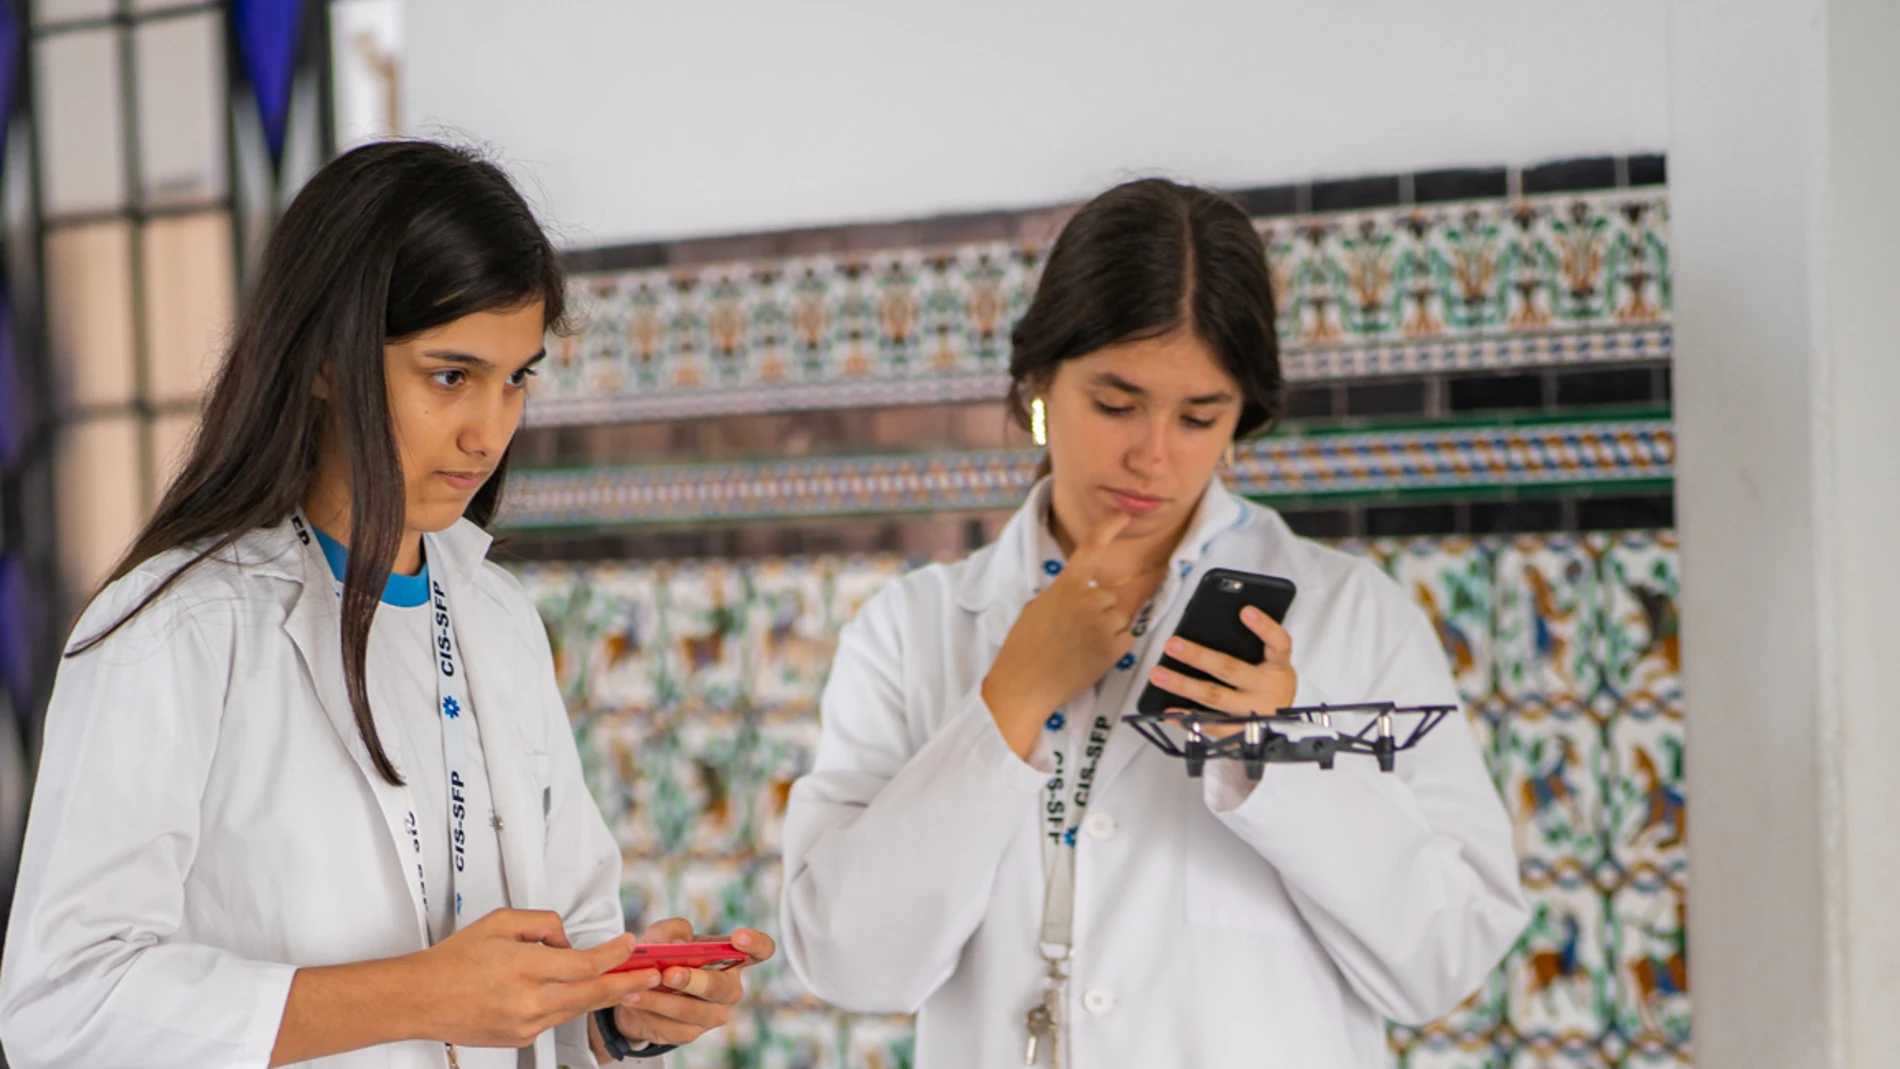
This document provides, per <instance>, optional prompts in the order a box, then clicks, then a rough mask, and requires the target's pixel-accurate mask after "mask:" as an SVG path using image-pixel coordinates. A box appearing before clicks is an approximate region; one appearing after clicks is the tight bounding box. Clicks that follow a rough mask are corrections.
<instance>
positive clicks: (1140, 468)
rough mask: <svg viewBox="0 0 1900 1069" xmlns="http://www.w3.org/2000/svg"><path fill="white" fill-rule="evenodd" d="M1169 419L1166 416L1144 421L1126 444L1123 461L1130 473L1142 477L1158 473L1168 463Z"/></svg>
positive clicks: (1149, 476)
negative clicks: (1126, 448)
mask: <svg viewBox="0 0 1900 1069" xmlns="http://www.w3.org/2000/svg"><path fill="white" fill-rule="evenodd" d="M1169 427H1170V421H1169V420H1168V419H1167V417H1166V416H1157V417H1156V418H1155V419H1151V420H1146V421H1144V422H1143V423H1142V424H1141V426H1140V430H1138V431H1137V432H1136V435H1135V440H1134V441H1132V442H1130V443H1129V444H1128V452H1127V454H1126V455H1125V457H1124V460H1123V463H1125V464H1126V465H1127V467H1128V470H1129V472H1130V473H1132V474H1135V475H1139V476H1141V477H1143V478H1151V477H1153V476H1155V475H1158V474H1160V473H1161V472H1162V471H1163V470H1164V469H1165V468H1166V467H1167V464H1168V449H1169V445H1170V442H1169V438H1168V435H1169Z"/></svg>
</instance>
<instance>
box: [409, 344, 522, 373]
mask: <svg viewBox="0 0 1900 1069" xmlns="http://www.w3.org/2000/svg"><path fill="white" fill-rule="evenodd" d="M547 355H548V351H547V349H546V348H543V349H542V350H541V351H540V352H538V353H535V354H534V355H533V356H531V357H529V358H528V360H527V362H526V363H524V364H522V365H521V367H520V368H518V369H516V370H520V371H525V370H527V369H528V368H531V367H533V366H534V365H536V364H538V363H540V362H541V361H542V360H543V359H545V358H546V357H547ZM422 356H423V358H424V359H426V360H440V361H442V362H443V363H446V364H459V365H461V366H462V367H468V368H476V369H479V370H482V371H493V370H494V369H495V365H494V362H493V361H489V360H484V359H482V358H481V357H479V356H476V355H474V354H473V353H464V352H461V351H459V350H456V349H430V350H428V351H426V352H424V353H423V354H422Z"/></svg>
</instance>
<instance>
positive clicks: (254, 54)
mask: <svg viewBox="0 0 1900 1069" xmlns="http://www.w3.org/2000/svg"><path fill="white" fill-rule="evenodd" d="M231 28H232V30H233V31H234V32H235V34H236V36H237V47H238V57H239V59H240V61H241V62H242V63H243V65H244V76H245V78H246V79H247V80H249V82H250V83H251V91H252V92H253V93H255V94H256V95H257V110H258V112H259V113H260V114H261V115H262V117H263V120H264V141H265V143H266V144H267V145H269V147H270V158H271V162H273V163H281V162H283V158H284V139H285V136H286V132H287V131H288V129H289V126H290V87H291V83H292V81H293V78H294V76H295V74H296V71H297V38H298V34H299V31H300V30H301V29H302V28H303V0H232V3H231Z"/></svg>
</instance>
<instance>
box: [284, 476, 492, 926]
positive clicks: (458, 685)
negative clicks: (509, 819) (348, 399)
mask: <svg viewBox="0 0 1900 1069" xmlns="http://www.w3.org/2000/svg"><path fill="white" fill-rule="evenodd" d="M291 523H292V524H293V525H294V526H295V527H296V530H297V537H298V539H300V540H301V541H302V542H303V544H304V545H305V546H306V547H308V549H309V551H310V552H312V553H314V554H316V555H317V560H316V563H317V564H318V565H319V566H321V567H322V569H323V573H324V574H325V575H329V574H330V562H329V561H328V560H327V559H325V558H324V557H323V550H322V549H321V548H320V547H318V546H317V544H316V540H315V539H313V538H312V537H311V535H310V529H309V524H308V521H306V520H305V519H304V517H303V513H302V512H301V511H299V512H297V513H294V514H293V515H292V516H291ZM333 578H334V577H333ZM335 590H336V596H337V598H338V599H339V600H341V599H342V597H343V584H342V582H341V581H337V582H336V584H335ZM429 613H430V622H431V624H432V625H433V627H434V630H435V641H434V642H433V644H432V649H433V650H434V653H435V669H436V671H435V694H436V710H437V711H438V712H440V713H441V714H442V758H443V763H444V765H446V766H447V770H448V793H449V887H448V891H449V893H450V894H451V895H453V896H454V898H453V902H454V917H455V923H456V924H457V925H458V926H459V924H460V921H461V916H462V896H461V894H460V892H458V891H457V890H456V888H455V884H456V877H457V876H458V874H460V873H462V872H463V871H465V870H466V869H467V867H468V852H469V850H471V849H473V847H474V845H475V843H474V840H473V839H472V838H471V837H470V836H469V835H468V833H467V831H466V829H465V827H464V824H465V822H466V820H467V817H468V792H469V786H468V785H469V776H470V773H471V768H470V765H469V760H468V726H467V721H466V720H465V719H464V718H465V717H469V716H473V715H474V703H473V702H471V701H470V700H469V696H468V677H467V675H466V674H465V673H464V672H462V671H461V658H460V656H459V653H460V651H459V649H458V647H457V646H456V643H455V625H454V622H453V618H452V617H451V616H450V613H449V595H448V592H447V591H446V590H444V589H443V588H442V582H441V580H440V579H438V578H437V577H436V576H434V575H430V576H429ZM401 790H402V792H403V797H404V800H405V802H406V803H407V805H408V815H407V817H405V818H404V820H403V827H404V828H405V829H407V830H408V832H409V843H410V845H411V846H412V847H413V848H414V850H415V855H416V886H417V887H418V888H419V889H420V890H421V893H422V915H423V917H424V918H425V924H426V923H427V922H428V921H429V920H432V919H433V916H432V914H431V913H430V911H429V884H428V881H427V880H426V879H425V877H424V874H423V868H422V830H421V827H420V825H419V823H418V821H417V820H416V805H415V799H414V796H413V795H412V794H411V793H410V788H409V785H408V784H404V785H403V787H402V788H401ZM447 935H448V933H447V932H443V933H440V934H439V935H436V934H432V935H431V939H430V941H431V942H438V941H440V940H441V939H443V938H446V937H447Z"/></svg>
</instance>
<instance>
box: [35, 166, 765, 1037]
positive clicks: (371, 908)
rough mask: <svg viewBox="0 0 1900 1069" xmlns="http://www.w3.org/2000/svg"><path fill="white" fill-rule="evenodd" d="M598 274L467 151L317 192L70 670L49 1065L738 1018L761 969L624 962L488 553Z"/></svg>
mask: <svg viewBox="0 0 1900 1069" xmlns="http://www.w3.org/2000/svg"><path fill="white" fill-rule="evenodd" d="M563 294H564V285H563V280H562V276H561V271H560V268H559V265H558V263H557V260H556V257H555V253H554V250H553V249H552V247H551V246H550V245H549V243H548V240H547V237H546V236H545V234H544V233H543V231H542V229H541V227H540V226H539V225H538V224H537V223H536V221H535V219H534V216H533V213H532V212H531V211H530V210H529V208H528V206H527V204H526V203H525V202H524V201H523V200H522V198H521V196H520V194H519V193H518V192H517V191H516V190H515V189H514V188H513V186H512V185H511V184H510V183H509V181H508V180H507V178H506V177H505V176H504V175H503V174H502V172H501V171H500V170H499V169H497V168H496V167H495V166H493V165H492V164H490V163H487V162H485V161H482V160H480V159H478V158H476V157H474V156H473V155H471V154H469V153H467V152H464V151H461V150H458V149H454V148H449V147H445V146H441V145H434V144H430V143H426V142H392V143H384V144H377V145H372V146H368V147H364V148H361V149H357V150H355V151H353V152H350V153H349V154H347V155H345V156H343V157H341V158H339V159H337V160H335V161H333V162H332V163H330V164H329V165H328V166H326V167H325V168H323V170H322V171H320V172H319V173H318V174H317V175H316V176H315V177H314V178H313V179H312V180H311V181H310V183H309V184H308V186H307V187H306V188H305V189H304V190H303V191H302V192H301V193H299V194H298V196H297V198H296V199H295V201H294V202H293V203H292V204H291V205H290V207H289V209H288V210H287V211H286V212H285V214H284V217H283V219H282V221H281V222H280V223H279V224H278V226H277V228H276V229H275V231H274V232H273V234H272V235H271V238H270V241H269V244H268V246H267V248H266V249H265V251H264V255H263V261H262V264H261V267H260V270H259V273H258V277H257V282H256V285H255V288H254V289H253V291H252V292H251V295H250V300H249V302H248V304H247V306H246V308H245V310H244V313H243V316H242V318H241V320H240V322H239V324H238V327H237V331H236V335H235V337H234V339H233V341H232V343H231V346H230V349H229V352H228V354H227V355H226V358H225V361H224V364H223V367H222V370H221V371H220V373H219V375H218V377H217V381H216V383H215V385H214V387H213V389H212V391H211V394H210V397H209V400H208V402H207V404H206V407H205V412H204V422H203V426H202V429H201V431H200V432H199V434H198V437H197V440H196V442H195V444H194V446H193V448H192V451H191V454H190V457H189V459H187V460H186V461H185V463H184V466H183V469H182V471H181V472H180V474H179V475H178V477H177V478H176V479H175V480H174V481H173V482H172V484H171V486H170V488H169V489H168V490H167V491H166V493H165V495H164V498H163V500H162V501H161V502H160V503H159V506H158V509H157V511H156V513H155V515H154V516H153V517H152V519H151V521H150V522H149V523H148V524H147V525H146V527H145V529H144V530H143V531H142V532H141V533H140V534H139V536H138V538H137V540H136V541H135V542H134V544H133V545H132V548H131V549H130V551H128V552H127V553H126V555H125V558H124V560H123V561H122V562H121V563H120V564H119V566H118V568H117V569H116V570H115V571H114V573H113V574H112V576H111V580H110V582H109V584H108V585H107V586H106V588H105V589H104V591H103V592H101V593H100V594H99V596H98V597H97V598H96V599H94V601H93V603H92V605H91V606H90V607H89V608H88V609H87V610H86V612H85V613H84V615H83V616H82V617H81V619H80V621H79V623H78V626H77V627H76V628H75V631H74V641H73V644H72V645H71V646H70V648H69V649H68V652H67V657H66V660H65V661H64V663H63V664H62V666H61V669H60V673H59V678H58V682H57V685H56V687H55V690H54V694H53V698H52V703H51V707H50V709H49V710H48V713H47V721H46V736H45V745H44V750H43V754H42V756H41V761H40V768H39V780H38V784H37V788H36V791H35V795H34V803H33V810H32V818H31V823H30V825H29V828H28V831H27V837H26V844H25V848H24V854H23V860H22V863H21V869H20V881H19V889H18V893H17V897H16V900H15V903H14V908H13V915H12V922H11V926H10V927H9V929H8V933H7V945H6V954H5V961H6V966H5V970H4V974H3V975H0V1038H3V1039H4V1043H5V1048H6V1054H7V1057H8V1059H9V1062H10V1064H12V1065H13V1066H15V1067H16V1069H29V1067H38V1066H46V1067H52V1066H59V1067H62V1069H80V1067H107V1066H110V1067H114V1069H133V1067H146V1066H150V1067H158V1066H180V1067H183V1066H191V1067H209V1066H259V1067H261V1066H265V1065H284V1064H289V1063H297V1062H307V1061H313V1060H321V1062H322V1064H325V1065H331V1066H338V1067H355V1066H363V1067H367V1066H403V1067H408V1066H415V1067H425V1066H442V1065H445V1064H446V1065H451V1066H461V1067H466V1069H476V1067H494V1069H501V1067H504V1066H506V1067H510V1069H513V1067H516V1066H518V1065H524V1066H525V1065H535V1066H541V1067H544V1069H553V1067H554V1066H556V1065H563V1066H578V1065H592V1064H594V1062H595V1060H596V1058H602V1059H605V1058H609V1057H615V1056H620V1055H626V1054H633V1055H637V1056H642V1057H644V1056H649V1055H651V1054H655V1053H659V1052H660V1051H663V1050H665V1049H667V1047H666V1045H667V1044H677V1043H682V1042H688V1041H691V1040H692V1039H693V1038H695V1037H697V1036H698V1035H700V1034H701V1033H702V1032H704V1031H705V1030H706V1029H708V1028H711V1027H716V1026H718V1025H720V1024H723V1023H724V1022H725V1021H726V1019H727V1016H728V1013H729V1008H730V1007H731V1006H732V1005H733V1004H734V1003H735V1002H737V1001H738V999H739V996H740V993H741V973H740V971H738V970H735V971H732V972H728V973H723V974H715V973H710V972H703V971H699V970H690V971H689V970H677V969H676V970H668V971H667V973H666V975H664V976H662V975H660V974H658V973H656V972H655V971H653V970H644V971H638V972H624V973H613V972H610V971H609V970H610V969H612V968H613V967H614V966H616V965H619V964H621V963H622V962H624V961H625V960H626V959H627V957H628V953H629V947H630V946H631V945H632V943H633V942H634V940H633V939H631V938H630V937H628V936H627V935H626V934H625V933H624V922H623V919H622V911H621V907H620V900H619V891H620V853H619V850H618V848H617V846H616V844H615V842H614V840H613V837H612V836H611V834H610V833H609V832H608V830H607V827H606V825H605V823H604V822H603V821H602V819H601V817H600V814H599V812H598V810H597V809H596V808H595V806H594V803H593V800H592V798H591V797H590V796H589V794H588V792H587V788H586V786H585V784H584V783H583V782H582V778H581V766H580V760H579V757H578V755H577V754H576V751H575V748H574V742H573V738H572V736H571V735H570V734H569V732H568V728H567V720H566V714H565V710H564V708H563V706H562V702H561V698H560V694H559V691H558V688H557V686H556V683H555V679H554V673H553V664H552V658H551V657H550V654H549V650H548V643H547V636H546V633H545V632H544V631H543V629H542V626H541V623H540V620H539V618H538V617H537V615H536V613H535V610H534V608H533V606H532V605H531V604H530V603H529V602H528V600H527V598H526V597H525V596H524V594H523V592H522V590H521V587H520V586H519V584H518V583H516V581H515V580H514V579H513V578H512V577H511V576H510V575H509V574H508V573H507V572H506V571H504V570H502V569H501V568H499V567H497V566H495V565H493V564H490V563H487V562H486V560H485V556H486V553H487V550H488V547H489V536H488V535H487V533H486V532H485V531H484V530H483V526H484V525H485V524H487V523H488V522H489V520H490V519H491V518H492V517H493V516H494V513H495V508H496V504H497V502H498V500H499V498H500V496H501V489H502V480H503V476H504V474H505V472H506V470H507V463H508V448H509V443H510V441H511V439H512V438H513V435H514V433H515V430H516V428H517V426H518V425H519V423H520V420H521V413H522V406H523V403H524V400H525V391H524V387H525V383H526V381H527V377H528V376H530V375H532V374H533V373H534V365H535V364H536V362H537V361H539V360H540V359H541V357H542V354H543V338H544V336H545V333H546V331H547V330H548V329H549V328H550V327H552V326H557V325H558V324H559V323H560V321H561V317H562V312H563ZM642 938H643V939H644V940H645V941H662V942H665V941H679V940H682V939H688V938H691V927H690V925H688V924H687V923H686V922H684V921H679V920H671V921H664V922H661V923H660V924H658V925H655V926H654V927H653V928H651V929H649V930H648V931H647V933H646V934H645V935H644V936H643V937H642ZM733 941H734V942H735V943H737V944H738V945H739V946H740V948H741V949H743V950H745V951H746V952H747V953H748V954H750V956H751V958H752V960H753V961H754V962H756V961H760V960H763V959H765V958H766V957H768V956H770V954H771V953H772V951H773V947H772V942H771V940H770V939H769V938H767V937H766V936H764V935H762V934H760V933H757V932H751V931H740V932H738V933H735V934H734V936H733ZM597 1011H607V1012H597Z"/></svg>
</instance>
